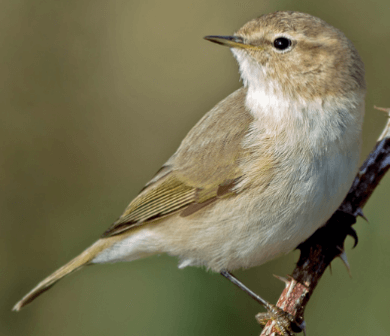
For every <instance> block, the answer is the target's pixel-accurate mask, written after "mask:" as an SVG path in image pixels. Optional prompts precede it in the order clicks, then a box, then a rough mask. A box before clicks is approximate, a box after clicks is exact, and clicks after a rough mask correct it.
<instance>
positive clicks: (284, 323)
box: [221, 271, 305, 336]
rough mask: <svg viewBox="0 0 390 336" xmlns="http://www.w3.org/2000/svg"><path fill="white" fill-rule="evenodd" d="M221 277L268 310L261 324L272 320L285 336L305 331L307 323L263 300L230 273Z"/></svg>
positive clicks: (262, 317)
mask: <svg viewBox="0 0 390 336" xmlns="http://www.w3.org/2000/svg"><path fill="white" fill-rule="evenodd" d="M221 275H223V276H224V277H225V278H226V279H228V280H230V281H231V282H233V283H234V284H235V285H236V286H237V287H239V288H240V289H242V290H243V291H244V292H246V293H247V294H248V295H249V296H250V297H252V298H253V299H254V300H256V301H257V302H259V303H260V304H261V305H262V306H263V307H264V308H265V309H267V311H268V312H267V313H264V314H263V315H262V316H261V320H262V321H261V323H264V322H265V323H266V320H269V319H272V320H274V321H275V322H276V325H277V327H278V329H279V330H280V332H281V333H282V334H283V335H284V336H291V335H293V334H294V333H298V332H301V331H304V329H305V322H304V321H303V322H302V323H297V321H296V320H295V317H294V316H292V315H291V314H289V313H288V312H285V311H284V310H283V309H281V308H279V307H278V306H275V305H273V304H271V303H269V302H268V301H266V300H264V299H263V298H261V297H260V296H259V295H257V294H256V293H255V292H253V291H251V290H250V289H249V288H248V287H246V286H245V285H244V284H243V283H242V282H241V281H239V280H238V279H237V278H236V277H235V276H234V275H233V274H231V273H230V272H228V271H222V272H221Z"/></svg>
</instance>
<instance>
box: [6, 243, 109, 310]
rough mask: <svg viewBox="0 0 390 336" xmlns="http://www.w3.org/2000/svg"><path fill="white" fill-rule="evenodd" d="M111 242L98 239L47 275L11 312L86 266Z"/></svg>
mask: <svg viewBox="0 0 390 336" xmlns="http://www.w3.org/2000/svg"><path fill="white" fill-rule="evenodd" d="M112 243H113V240H112V239H110V238H108V239H107V238H106V239H100V240H98V241H97V242H96V243H95V244H93V245H92V246H90V247H89V248H88V249H86V250H85V251H84V252H83V253H81V254H80V255H78V256H77V257H76V258H74V259H73V260H71V261H70V262H68V263H67V264H66V265H64V266H62V267H61V268H60V269H58V270H57V271H55V272H54V273H53V274H51V275H49V276H48V277H47V278H46V279H44V280H43V281H41V282H40V283H39V284H38V285H37V286H36V287H35V288H33V289H32V290H31V291H30V292H29V293H27V294H26V295H25V296H24V297H23V298H22V299H21V300H20V301H19V302H18V303H17V304H16V305H15V306H14V307H13V309H12V310H14V311H19V310H20V309H21V308H23V307H24V306H25V305H27V304H29V303H30V302H31V301H33V300H34V299H35V298H36V297H38V296H39V295H41V294H42V293H43V292H45V291H47V290H48V289H50V288H51V287H52V286H53V285H54V284H55V283H56V282H57V281H58V280H60V279H62V278H63V277H64V276H65V275H68V274H70V273H71V272H74V271H77V270H79V269H80V268H82V267H83V266H84V265H86V264H88V263H89V262H90V261H91V260H92V259H93V258H94V257H95V256H96V255H97V254H98V253H99V252H101V251H102V250H104V249H106V248H107V247H109V246H110V245H112Z"/></svg>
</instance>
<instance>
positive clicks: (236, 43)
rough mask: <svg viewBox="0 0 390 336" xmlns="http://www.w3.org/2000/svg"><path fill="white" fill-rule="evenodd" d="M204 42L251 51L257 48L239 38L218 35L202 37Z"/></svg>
mask: <svg viewBox="0 0 390 336" xmlns="http://www.w3.org/2000/svg"><path fill="white" fill-rule="evenodd" d="M204 39H205V40H207V41H210V42H214V43H217V44H220V45H223V46H226V47H229V48H239V49H249V48H250V49H253V48H257V47H255V46H253V45H250V44H246V43H245V42H244V39H243V38H242V37H240V36H218V35H209V36H205V37H204Z"/></svg>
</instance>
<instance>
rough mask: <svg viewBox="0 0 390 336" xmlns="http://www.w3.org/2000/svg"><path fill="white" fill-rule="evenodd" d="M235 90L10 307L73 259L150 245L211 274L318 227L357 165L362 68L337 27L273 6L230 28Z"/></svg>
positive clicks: (286, 247)
mask: <svg viewBox="0 0 390 336" xmlns="http://www.w3.org/2000/svg"><path fill="white" fill-rule="evenodd" d="M206 39H207V40H209V41H212V42H215V43H219V44H222V45H225V46H228V47H229V48H231V50H232V52H233V55H234V56H235V58H236V59H237V61H238V65H239V69H240V74H241V78H242V80H243V83H244V87H242V88H240V89H238V90H237V91H235V92H234V93H232V94H231V95H229V96H228V97H227V98H225V99H224V100H223V101H221V102H220V103H218V104H217V105H216V106H215V107H214V108H213V109H211V111H209V112H208V113H207V114H206V115H205V116H204V117H203V118H202V119H201V120H200V121H199V122H198V123H197V124H196V125H195V127H194V128H193V129H192V130H191V131H190V132H189V133H188V135H187V136H186V137H185V139H184V140H183V142H182V143H181V145H180V147H179V148H178V150H177V151H176V152H175V153H174V154H173V155H172V157H171V158H170V159H169V160H168V161H167V162H166V163H165V164H164V165H163V167H162V168H161V169H160V170H159V171H158V172H157V174H156V175H155V176H154V177H153V178H152V180H151V181H149V182H148V183H147V184H146V186H145V188H144V189H143V190H142V191H141V192H140V194H139V195H138V196H137V197H136V198H135V199H134V200H133V201H132V202H131V203H130V205H129V206H128V207H127V209H126V210H125V212H124V213H123V215H122V216H121V217H120V218H119V219H118V220H117V221H116V222H115V223H114V224H113V225H112V226H111V227H110V228H109V229H108V230H107V231H106V232H105V233H104V234H103V236H102V237H101V239H99V240H98V241H97V242H96V243H95V244H93V245H92V246H91V247H89V248H88V249H87V250H85V251H84V252H83V253H81V254H80V255H79V256H77V257H76V258H75V259H73V260H72V261H70V262H69V263H68V264H66V265H65V266H63V267H61V268H60V269H59V270H57V271H56V272H54V273H53V274H52V275H50V276H49V277H48V278H46V279H45V280H43V281H42V282H41V283H39V284H38V285H37V286H36V287H35V288H34V289H33V290H32V291H31V292H30V293H28V294H27V295H26V296H25V297H24V298H23V299H22V300H21V301H19V302H18V303H17V304H16V305H15V307H14V310H20V309H21V308H22V307H23V306H25V305H26V304H28V303H29V302H31V301H32V300H33V299H35V298H36V297H37V296H38V295H40V294H41V293H42V292H44V291H45V290H47V289H48V288H50V287H51V286H52V285H53V284H54V283H56V282H57V281H58V280H59V279H61V278H62V277H64V276H65V275H67V274H69V273H70V272H72V271H75V270H78V269H80V268H81V267H83V266H84V265H89V264H95V263H107V262H116V261H132V260H135V259H139V258H144V257H147V256H150V255H153V254H157V253H168V254H169V255H172V256H177V257H178V258H179V259H180V265H179V267H180V268H182V267H185V266H205V267H206V268H208V269H211V270H212V271H215V272H227V271H231V270H235V269H238V268H248V267H252V266H256V265H260V264H262V263H264V262H266V261H268V260H270V259H272V258H275V257H277V256H278V255H280V254H283V253H287V252H289V251H291V250H293V249H294V248H296V247H297V245H298V244H300V243H301V242H303V241H304V240H306V239H307V238H308V237H309V236H310V235H311V234H312V233H313V232H314V231H315V230H316V229H318V228H319V227H321V226H322V225H323V224H324V223H325V222H326V221H327V220H328V219H329V218H330V216H331V215H332V213H333V212H334V211H335V210H336V209H337V207H338V206H339V205H340V203H341V202H342V200H343V198H344V197H345V195H346V194H347V192H348V190H349V188H350V186H351V184H352V180H353V178H354V176H355V174H356V172H357V167H358V162H359V151H360V144H361V130H362V122H363V115H364V98H365V90H366V86H365V80H364V66H363V62H362V61H361V59H360V57H359V54H358V52H357V51H356V49H355V48H354V46H353V45H352V43H351V42H350V41H349V40H348V39H347V38H346V37H345V36H344V34H343V33H342V32H340V31H339V30H337V29H336V28H334V27H332V26H330V25H329V24H327V23H326V22H324V21H322V20H321V19H319V18H316V17H313V16H311V15H309V14H304V13H298V12H276V13H272V14H268V15H263V16H261V17H259V18H257V19H254V20H252V21H249V22H248V23H246V24H245V25H244V26H243V27H242V28H241V29H240V30H238V31H237V32H236V33H235V34H234V35H232V36H207V37H206Z"/></svg>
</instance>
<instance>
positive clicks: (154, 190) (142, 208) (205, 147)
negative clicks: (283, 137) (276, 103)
mask: <svg viewBox="0 0 390 336" xmlns="http://www.w3.org/2000/svg"><path fill="white" fill-rule="evenodd" d="M245 94H246V89H244V88H241V89H239V90H237V91H236V92H234V93H233V94H231V95H230V96H229V97H227V98H226V99H225V100H224V101H222V102H221V103H219V104H218V105H216V106H215V107H214V108H213V109H212V110H211V111H210V112H209V113H207V114H206V115H205V116H204V117H203V118H202V119H201V120H200V121H199V122H198V123H197V124H196V125H195V127H194V128H193V129H192V130H191V131H190V132H189V133H188V135H187V136H186V138H185V139H184V140H183V142H182V143H181V145H180V147H179V149H178V150H177V152H176V153H175V154H174V155H173V156H172V157H171V158H170V159H169V160H168V161H167V163H166V164H165V165H164V166H163V167H162V168H161V169H160V170H159V171H158V172H157V174H156V175H155V177H154V178H152V180H151V181H150V182H149V183H147V184H146V186H145V188H144V189H143V190H142V191H141V193H140V194H139V195H138V196H137V197H136V198H135V199H134V200H133V201H132V202H131V203H130V204H129V206H128V207H127V208H126V210H125V211H124V213H123V215H122V216H121V217H120V218H119V219H118V220H117V221H116V222H115V223H114V224H113V225H112V226H111V227H110V228H109V229H108V230H107V231H106V232H105V233H104V234H103V237H108V236H112V235H116V234H120V233H122V232H124V231H127V230H128V229H130V228H132V227H134V226H138V225H142V224H143V223H145V222H150V221H152V220H156V219H160V218H163V217H165V216H169V215H171V214H174V213H177V212H178V211H182V210H185V211H184V212H183V213H182V216H183V217H187V216H189V215H191V214H193V213H194V212H196V211H199V210H200V209H203V208H205V207H206V206H209V205H210V204H212V203H214V201H216V200H217V199H218V198H221V197H232V196H234V194H235V193H234V191H233V188H234V185H235V183H236V182H237V181H238V180H239V179H240V177H241V174H242V172H241V171H240V169H239V162H240V160H241V159H242V158H243V157H245V155H247V153H246V152H245V150H244V149H243V146H242V142H243V138H244V136H245V134H247V132H248V130H249V126H250V123H251V122H252V120H253V119H252V116H251V115H250V113H248V111H247V110H246V108H245ZM233 124H234V127H232V125H233Z"/></svg>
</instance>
